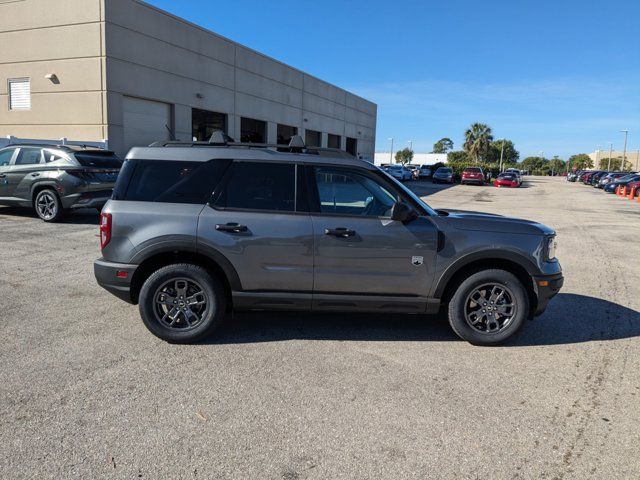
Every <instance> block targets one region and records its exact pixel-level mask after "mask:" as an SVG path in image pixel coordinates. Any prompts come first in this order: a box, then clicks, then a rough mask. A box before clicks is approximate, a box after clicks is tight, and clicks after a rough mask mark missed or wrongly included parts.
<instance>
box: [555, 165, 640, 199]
mask: <svg viewBox="0 0 640 480" xmlns="http://www.w3.org/2000/svg"><path fill="white" fill-rule="evenodd" d="M567 181H569V182H582V183H583V184H585V185H591V186H592V187H595V188H601V189H602V190H604V191H605V192H607V193H615V192H616V191H617V190H618V188H624V187H626V189H627V191H629V192H630V191H631V189H634V191H635V196H640V173H639V172H609V171H606V170H578V171H576V172H571V173H569V174H568V175H567Z"/></svg>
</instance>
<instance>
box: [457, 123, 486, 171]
mask: <svg viewBox="0 0 640 480" xmlns="http://www.w3.org/2000/svg"><path fill="white" fill-rule="evenodd" d="M492 141H493V134H492V133H491V127H490V126H489V125H486V124H484V123H474V124H472V125H471V126H470V127H469V128H468V129H467V131H466V132H464V149H465V151H466V152H467V153H468V154H469V155H470V156H471V157H472V158H473V159H474V160H475V162H476V163H478V162H480V161H485V160H486V158H487V155H488V154H489V149H490V146H491V142H492Z"/></svg>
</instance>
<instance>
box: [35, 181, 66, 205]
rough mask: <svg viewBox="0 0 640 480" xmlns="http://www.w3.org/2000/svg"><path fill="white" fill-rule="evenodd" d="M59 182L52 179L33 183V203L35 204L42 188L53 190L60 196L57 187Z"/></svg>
mask: <svg viewBox="0 0 640 480" xmlns="http://www.w3.org/2000/svg"><path fill="white" fill-rule="evenodd" d="M56 186H57V183H56V182H54V181H52V180H44V181H40V182H37V183H34V184H33V185H31V203H32V204H33V203H34V202H35V201H36V196H37V195H38V193H40V192H41V191H42V190H53V191H54V192H55V194H56V195H57V196H58V198H60V193H59V192H58V189H57V188H56Z"/></svg>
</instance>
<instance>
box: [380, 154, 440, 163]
mask: <svg viewBox="0 0 640 480" xmlns="http://www.w3.org/2000/svg"><path fill="white" fill-rule="evenodd" d="M374 159H375V161H374V163H375V164H376V165H382V164H383V163H395V162H396V159H395V152H393V155H391V153H390V152H376V153H375V157H374ZM437 162H442V163H447V154H446V153H414V154H413V160H411V163H412V164H415V165H433V164H434V163H437Z"/></svg>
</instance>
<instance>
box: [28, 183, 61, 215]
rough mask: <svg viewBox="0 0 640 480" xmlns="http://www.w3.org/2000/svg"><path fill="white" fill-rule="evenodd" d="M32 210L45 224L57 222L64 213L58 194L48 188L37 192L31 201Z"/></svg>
mask: <svg viewBox="0 0 640 480" xmlns="http://www.w3.org/2000/svg"><path fill="white" fill-rule="evenodd" d="M33 208H34V209H35V211H36V214H37V215H38V217H40V218H41V219H42V220H44V221H45V222H57V221H58V220H60V219H61V218H62V215H63V213H64V210H63V209H62V203H61V202H60V198H58V194H57V193H56V192H55V191H53V190H52V189H50V188H45V189H44V190H40V191H39V192H38V194H37V195H36V198H35V199H34V200H33Z"/></svg>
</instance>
